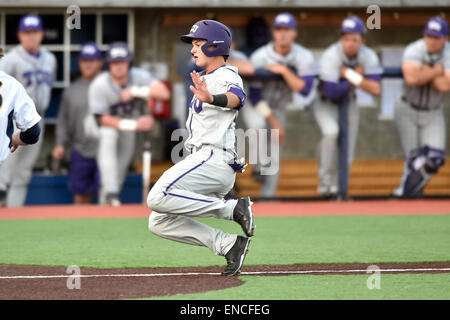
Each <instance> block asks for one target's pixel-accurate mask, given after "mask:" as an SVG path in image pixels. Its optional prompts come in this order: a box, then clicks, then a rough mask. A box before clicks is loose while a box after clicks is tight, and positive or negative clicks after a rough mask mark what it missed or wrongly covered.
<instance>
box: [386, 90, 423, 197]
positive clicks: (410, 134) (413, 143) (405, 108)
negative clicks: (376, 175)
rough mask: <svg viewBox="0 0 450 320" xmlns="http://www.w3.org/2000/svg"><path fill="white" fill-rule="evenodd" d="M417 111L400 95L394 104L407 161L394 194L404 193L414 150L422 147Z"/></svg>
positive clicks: (397, 127)
mask: <svg viewBox="0 0 450 320" xmlns="http://www.w3.org/2000/svg"><path fill="white" fill-rule="evenodd" d="M417 112H418V111H415V110H414V109H413V108H412V107H411V106H410V105H409V104H408V103H406V102H405V101H403V100H402V99H401V98H400V97H399V98H398V99H397V100H396V102H395V106H394V121H395V127H396V129H397V132H398V136H399V139H400V144H401V146H402V150H403V154H404V159H405V163H404V166H403V174H402V178H401V182H400V186H399V187H397V188H396V189H395V190H394V192H393V193H392V194H393V195H394V196H402V195H403V187H404V183H405V181H406V178H407V176H408V174H409V171H410V170H409V163H410V162H411V161H413V159H412V156H414V155H413V154H412V151H413V150H416V149H418V148H419V147H420V145H419V126H418V124H417V123H416V119H417Z"/></svg>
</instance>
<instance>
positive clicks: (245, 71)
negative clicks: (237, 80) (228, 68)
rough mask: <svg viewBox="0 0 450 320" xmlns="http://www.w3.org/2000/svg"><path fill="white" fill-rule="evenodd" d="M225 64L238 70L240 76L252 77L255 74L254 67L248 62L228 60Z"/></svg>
mask: <svg viewBox="0 0 450 320" xmlns="http://www.w3.org/2000/svg"><path fill="white" fill-rule="evenodd" d="M227 62H228V64H230V65H232V66H234V67H236V68H238V72H239V74H240V75H241V76H252V75H254V73H255V67H254V66H253V64H252V63H251V62H250V61H249V60H228V61H227Z"/></svg>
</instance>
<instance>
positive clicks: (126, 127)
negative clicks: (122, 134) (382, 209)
mask: <svg viewBox="0 0 450 320" xmlns="http://www.w3.org/2000/svg"><path fill="white" fill-rule="evenodd" d="M136 128H137V121H136V120H132V119H122V120H120V122H119V130H122V131H135V130H136Z"/></svg>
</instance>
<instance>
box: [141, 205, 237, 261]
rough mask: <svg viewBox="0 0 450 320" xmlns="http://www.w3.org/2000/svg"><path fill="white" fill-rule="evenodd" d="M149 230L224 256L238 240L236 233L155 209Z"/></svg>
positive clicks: (149, 223)
mask: <svg viewBox="0 0 450 320" xmlns="http://www.w3.org/2000/svg"><path fill="white" fill-rule="evenodd" d="M148 228H149V230H150V231H151V232H152V233H154V234H156V235H157V236H160V237H162V238H165V239H169V240H173V241H177V242H181V243H186V244H190V245H196V246H204V247H207V248H209V249H211V251H212V252H214V253H215V254H217V255H221V256H224V255H225V254H226V253H227V252H228V250H230V249H231V247H232V246H233V244H234V242H235V241H236V235H233V234H229V233H225V232H223V231H221V230H219V229H215V228H212V227H210V226H208V225H206V224H203V223H200V222H198V221H196V220H194V219H192V218H190V217H185V216H182V215H175V214H163V213H158V212H156V211H153V212H152V213H151V215H150V217H149V221H148Z"/></svg>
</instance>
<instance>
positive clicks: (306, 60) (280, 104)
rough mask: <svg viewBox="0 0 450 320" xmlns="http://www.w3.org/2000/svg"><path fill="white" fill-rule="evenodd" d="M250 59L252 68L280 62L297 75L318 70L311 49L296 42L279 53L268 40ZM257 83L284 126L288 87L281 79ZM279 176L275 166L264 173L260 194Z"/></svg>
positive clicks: (267, 191)
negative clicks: (269, 171) (269, 173)
mask: <svg viewBox="0 0 450 320" xmlns="http://www.w3.org/2000/svg"><path fill="white" fill-rule="evenodd" d="M250 61H251V63H252V64H253V65H254V67H255V68H264V67H265V66H268V65H271V64H284V65H286V66H287V67H289V68H290V69H291V70H293V71H294V72H295V73H296V74H297V75H298V76H299V77H311V76H316V75H317V72H318V70H317V65H316V63H315V61H314V56H313V54H312V52H311V51H309V50H308V49H306V48H304V47H303V46H301V45H299V44H297V43H294V44H292V49H291V51H290V52H289V53H288V54H287V55H285V56H283V55H280V54H279V53H277V52H275V50H274V43H273V42H269V43H268V44H266V45H264V46H263V47H261V48H259V49H258V50H256V51H255V52H254V53H253V54H252V55H251V57H250ZM260 85H261V86H262V100H265V101H266V102H267V103H268V104H269V106H270V108H271V111H272V113H273V114H274V115H275V117H276V118H277V119H278V121H279V122H280V123H281V125H282V126H283V128H286V114H287V106H288V104H289V103H291V102H292V89H291V88H290V87H289V86H288V84H287V83H286V82H285V81H282V80H281V81H280V80H279V79H273V80H268V81H264V82H263V83H262V84H260ZM252 86H253V84H252ZM311 90H315V85H313V87H312V89H311ZM312 94H314V93H312ZM266 129H269V130H270V129H271V127H270V125H269V124H268V123H266ZM267 141H268V143H267V145H268V149H270V148H269V146H270V145H271V143H270V141H271V138H270V136H269V137H268V140H267ZM278 147H279V146H278ZM280 153H281V151H280ZM271 160H272V161H278V164H274V163H271V164H270V165H271V166H272V167H278V168H279V161H280V159H278V158H276V159H275V158H273V159H271ZM279 177H280V172H279V170H278V171H277V173H275V174H273V175H266V176H264V181H263V183H262V186H261V196H263V197H272V196H274V194H275V191H276V188H277V185H278V180H279Z"/></svg>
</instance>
